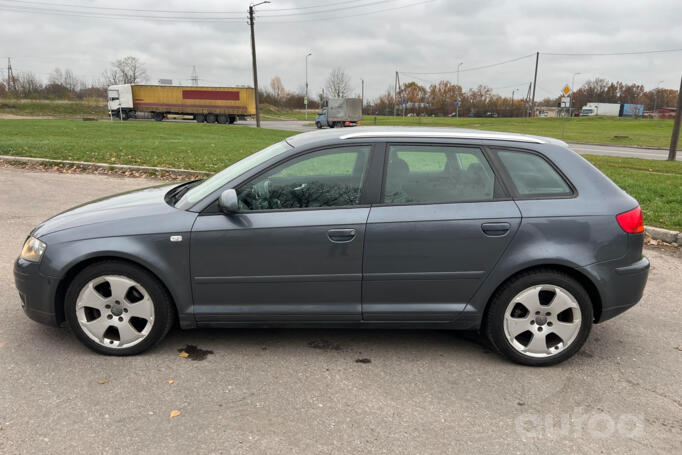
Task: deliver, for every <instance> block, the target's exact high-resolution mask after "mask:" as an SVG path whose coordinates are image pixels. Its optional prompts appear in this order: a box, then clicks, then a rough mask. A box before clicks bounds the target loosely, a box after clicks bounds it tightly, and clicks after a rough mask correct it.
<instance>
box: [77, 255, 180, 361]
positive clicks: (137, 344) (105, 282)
mask: <svg viewBox="0 0 682 455" xmlns="http://www.w3.org/2000/svg"><path fill="white" fill-rule="evenodd" d="M64 313H65V316H66V320H67V322H68V324H69V326H70V327H71V329H72V330H73V332H74V334H75V335H76V336H77V337H78V339H79V340H80V341H81V342H82V343H83V344H85V345H86V346H87V347H89V348H90V349H92V350H94V351H96V352H99V353H101V354H107V355H120V356H123V355H134V354H138V353H140V352H143V351H145V350H147V349H149V348H150V347H152V346H153V345H155V344H156V343H158V342H159V341H161V339H163V337H164V336H166V334H167V333H168V330H169V329H170V327H171V325H172V322H173V320H174V314H175V313H174V307H173V304H172V302H171V298H170V296H169V295H168V292H167V291H166V289H165V288H164V287H163V285H162V284H161V283H160V282H159V281H158V280H157V279H156V277H154V276H153V275H151V274H150V273H149V272H147V271H146V270H144V269H142V268H140V267H138V266H135V265H133V264H129V263H126V262H119V261H107V262H100V263H96V264H93V265H91V266H88V267H86V268H85V269H84V270H83V271H81V272H80V273H79V274H78V275H77V276H76V278H75V279H74V280H73V281H72V283H71V285H70V286H69V288H68V290H67V293H66V298H65V302H64Z"/></svg>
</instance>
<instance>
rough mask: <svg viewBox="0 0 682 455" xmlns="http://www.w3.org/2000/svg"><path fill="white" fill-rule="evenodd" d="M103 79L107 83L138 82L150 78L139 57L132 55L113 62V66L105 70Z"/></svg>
mask: <svg viewBox="0 0 682 455" xmlns="http://www.w3.org/2000/svg"><path fill="white" fill-rule="evenodd" d="M102 79H103V82H104V84H106V85H116V84H136V83H138V82H144V81H146V80H147V79H148V76H147V70H146V69H145V67H144V64H143V63H142V62H141V61H140V59H139V58H137V57H133V56H131V55H129V56H127V57H123V58H120V59H118V60H116V61H115V62H112V63H111V68H109V69H106V70H104V72H103V73H102Z"/></svg>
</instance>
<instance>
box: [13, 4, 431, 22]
mask: <svg viewBox="0 0 682 455" xmlns="http://www.w3.org/2000/svg"><path fill="white" fill-rule="evenodd" d="M2 1H17V0H0V2H2ZM388 1H395V0H381V1H376V2H371V3H367V4H364V5H356V6H355V7H354V8H364V7H369V6H373V5H376V4H379V3H387V2H388ZM433 1H435V0H425V1H421V2H415V3H410V4H406V5H402V6H394V7H391V8H384V9H379V10H373V11H365V12H363V13H358V14H348V15H343V16H339V15H335V16H330V17H316V18H314V19H302V20H293V21H279V20H264V21H263V22H268V23H283V24H287V23H296V22H310V21H323V20H335V19H344V18H349V17H358V16H366V15H370V14H377V13H382V12H387V11H394V10H400V9H404V8H409V7H412V6H416V5H421V4H425V3H431V2H433ZM325 6H329V5H325ZM346 9H348V8H335V9H334V8H327V9H325V10H321V11H317V12H314V13H313V12H311V13H300V14H282V15H270V16H267V15H260V14H259V16H258V17H260V18H262V19H269V18H272V17H278V16H299V15H303V14H321V13H331V12H334V11H339V10H346ZM0 10H4V11H11V12H19V13H33V14H42V15H51V16H67V17H86V18H94V19H113V20H133V21H152V22H200V23H210V22H242V21H243V19H241V18H237V17H185V16H149V15H142V16H140V15H139V14H123V13H105V12H85V11H77V10H64V9H56V8H38V7H31V6H15V5H1V4H0Z"/></svg>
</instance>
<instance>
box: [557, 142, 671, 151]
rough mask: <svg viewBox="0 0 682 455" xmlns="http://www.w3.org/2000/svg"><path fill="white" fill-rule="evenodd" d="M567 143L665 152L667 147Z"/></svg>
mask: <svg viewBox="0 0 682 455" xmlns="http://www.w3.org/2000/svg"><path fill="white" fill-rule="evenodd" d="M566 143H567V144H568V145H598V146H599V147H612V148H622V147H627V148H631V149H641V150H659V151H664V152H667V151H668V149H666V148H660V147H651V146H648V145H626V144H622V145H619V144H598V143H596V142H566Z"/></svg>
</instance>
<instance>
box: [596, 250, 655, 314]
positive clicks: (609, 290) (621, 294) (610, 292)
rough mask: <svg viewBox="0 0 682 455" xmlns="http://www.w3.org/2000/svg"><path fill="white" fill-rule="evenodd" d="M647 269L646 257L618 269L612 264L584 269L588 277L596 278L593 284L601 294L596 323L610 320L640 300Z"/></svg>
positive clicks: (602, 264)
mask: <svg viewBox="0 0 682 455" xmlns="http://www.w3.org/2000/svg"><path fill="white" fill-rule="evenodd" d="M649 267H650V264H649V260H648V259H647V258H646V257H642V258H641V259H639V260H638V261H636V262H634V263H632V264H627V265H623V266H620V267H614V266H613V264H612V263H600V264H593V265H591V266H588V267H585V271H586V272H587V273H588V274H589V275H590V276H592V277H596V279H595V284H596V285H597V287H598V288H599V293H600V294H601V300H602V305H601V313H600V314H598V315H597V318H596V322H603V321H606V320H608V319H611V318H613V317H614V316H617V315H619V314H620V313H622V312H624V311H626V310H628V309H630V308H632V307H633V306H634V305H636V304H637V302H639V301H640V300H641V298H642V295H643V294H644V287H645V286H646V282H647V279H648V277H649Z"/></svg>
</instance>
